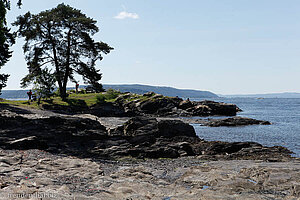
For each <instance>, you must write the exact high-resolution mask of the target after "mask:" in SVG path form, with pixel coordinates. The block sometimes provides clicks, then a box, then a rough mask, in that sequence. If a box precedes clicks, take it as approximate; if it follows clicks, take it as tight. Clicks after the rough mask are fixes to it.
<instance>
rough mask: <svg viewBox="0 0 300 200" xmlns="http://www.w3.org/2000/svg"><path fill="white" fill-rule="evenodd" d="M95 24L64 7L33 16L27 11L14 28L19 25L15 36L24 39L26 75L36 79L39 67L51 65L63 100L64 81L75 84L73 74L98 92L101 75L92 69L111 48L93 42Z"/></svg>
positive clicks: (64, 92) (68, 7) (65, 84)
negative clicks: (27, 72) (77, 75)
mask: <svg viewBox="0 0 300 200" xmlns="http://www.w3.org/2000/svg"><path fill="white" fill-rule="evenodd" d="M96 23H97V21H95V20H94V19H92V18H89V17H87V16H86V15H85V14H83V13H82V12H81V11H80V10H77V9H74V8H72V7H70V6H68V5H65V4H59V5H58V6H57V7H56V8H53V9H51V10H46V11H43V12H41V13H39V14H36V15H33V14H31V13H30V12H28V13H26V14H25V15H23V16H19V17H18V19H17V21H16V22H15V23H14V25H15V26H18V36H19V37H24V38H25V45H24V46H23V50H24V54H25V59H26V61H27V65H28V69H29V74H28V75H27V76H36V72H38V71H40V69H41V67H42V66H45V67H47V68H48V67H49V65H52V66H53V67H54V69H55V71H54V74H55V76H56V81H57V83H58V86H59V89H60V90H59V91H60V96H61V97H62V99H64V100H66V87H67V82H68V81H69V80H71V81H73V82H76V80H75V78H74V74H75V73H77V74H79V75H81V76H82V77H83V79H84V81H85V82H86V83H88V84H91V85H93V87H94V88H96V89H97V90H98V91H100V90H101V88H102V86H101V84H100V83H99V81H100V80H101V78H102V74H101V73H100V70H98V69H96V67H95V66H96V61H98V60H102V59H103V57H102V54H108V53H109V52H110V51H111V50H113V48H111V47H110V46H108V45H107V44H106V43H103V42H95V41H94V40H93V38H92V36H93V35H94V34H95V33H97V32H98V31H99V29H98V27H97V26H96Z"/></svg>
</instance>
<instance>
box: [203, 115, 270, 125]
mask: <svg viewBox="0 0 300 200" xmlns="http://www.w3.org/2000/svg"><path fill="white" fill-rule="evenodd" d="M254 124H258V125H271V123H270V122H268V121H263V120H256V119H251V118H245V117H234V118H226V119H210V120H209V121H208V122H205V123H203V125H205V126H211V127H219V126H246V125H254Z"/></svg>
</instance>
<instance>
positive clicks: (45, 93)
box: [21, 68, 56, 103]
mask: <svg viewBox="0 0 300 200" xmlns="http://www.w3.org/2000/svg"><path fill="white" fill-rule="evenodd" d="M30 75H32V74H30ZM55 82H56V79H55V76H54V75H53V74H52V73H51V71H50V70H48V69H47V68H45V69H41V71H39V72H38V73H36V74H34V75H33V76H32V77H29V76H26V77H25V78H23V80H22V82H21V87H22V88H26V87H28V85H29V84H31V83H33V91H34V93H35V95H36V96H37V98H38V103H40V100H41V99H42V98H50V97H51V96H52V94H53V91H54V89H55Z"/></svg>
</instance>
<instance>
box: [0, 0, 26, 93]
mask: <svg viewBox="0 0 300 200" xmlns="http://www.w3.org/2000/svg"><path fill="white" fill-rule="evenodd" d="M18 6H19V7H20V6H21V0H19V1H18ZM9 9H10V1H9V0H0V69H1V67H3V66H4V65H5V64H6V63H7V61H8V60H9V58H10V57H11V54H12V52H11V51H10V50H9V47H10V46H11V45H13V44H14V43H15V40H14V37H13V34H12V33H11V32H10V29H9V28H7V22H6V13H7V10H9ZM8 77H9V75H8V74H0V94H1V90H2V88H4V87H5V86H6V81H7V79H8Z"/></svg>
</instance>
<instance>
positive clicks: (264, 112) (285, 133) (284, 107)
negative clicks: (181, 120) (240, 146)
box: [191, 98, 300, 157]
mask: <svg viewBox="0 0 300 200" xmlns="http://www.w3.org/2000/svg"><path fill="white" fill-rule="evenodd" d="M191 100H195V101H200V100H203V99H191ZM207 100H214V101H219V102H225V103H233V104H236V105H237V106H238V107H239V108H241V109H242V110H243V112H240V113H238V116H241V117H250V118H254V119H258V120H268V121H270V122H271V123H272V125H252V126H243V127H205V126H200V125H199V124H192V125H193V126H194V128H195V130H196V133H197V135H198V136H199V137H200V138H203V139H205V140H209V141H214V140H219V141H228V142H242V141H243V142H245V141H252V142H258V143H260V144H262V145H266V146H278V145H279V146H284V147H287V148H288V149H290V150H291V151H293V152H294V153H295V154H294V155H293V156H296V157H300V99H299V98H297V99H296V98H295V99H285V98H266V99H256V98H216V99H207ZM205 118H207V117H205ZM209 118H216V117H209ZM222 118H223V117H222Z"/></svg>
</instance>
